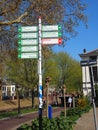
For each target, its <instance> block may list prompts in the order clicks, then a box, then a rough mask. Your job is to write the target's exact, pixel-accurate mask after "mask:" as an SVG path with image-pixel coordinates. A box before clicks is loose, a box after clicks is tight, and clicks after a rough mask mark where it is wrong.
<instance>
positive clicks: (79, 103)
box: [77, 97, 89, 108]
mask: <svg viewBox="0 0 98 130" xmlns="http://www.w3.org/2000/svg"><path fill="white" fill-rule="evenodd" d="M88 105H89V101H88V98H87V97H82V98H79V99H78V100H77V106H78V107H80V108H85V107H86V106H88Z"/></svg>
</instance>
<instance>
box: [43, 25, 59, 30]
mask: <svg viewBox="0 0 98 130" xmlns="http://www.w3.org/2000/svg"><path fill="white" fill-rule="evenodd" d="M58 30H61V26H60V25H44V26H42V31H58Z"/></svg>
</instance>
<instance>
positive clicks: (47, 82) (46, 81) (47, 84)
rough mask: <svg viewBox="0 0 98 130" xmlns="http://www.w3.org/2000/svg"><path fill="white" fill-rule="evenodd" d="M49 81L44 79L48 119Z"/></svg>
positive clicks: (47, 78)
mask: <svg viewBox="0 0 98 130" xmlns="http://www.w3.org/2000/svg"><path fill="white" fill-rule="evenodd" d="M50 81H51V79H50V77H46V79H45V83H46V109H47V112H46V114H47V115H46V116H47V117H48V87H49V82H50Z"/></svg>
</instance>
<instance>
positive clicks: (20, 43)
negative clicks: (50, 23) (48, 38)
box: [18, 39, 38, 45]
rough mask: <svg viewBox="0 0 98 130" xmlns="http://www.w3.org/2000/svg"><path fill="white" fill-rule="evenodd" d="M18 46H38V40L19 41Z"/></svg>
mask: <svg viewBox="0 0 98 130" xmlns="http://www.w3.org/2000/svg"><path fill="white" fill-rule="evenodd" d="M18 44H19V45H38V39H19V40H18Z"/></svg>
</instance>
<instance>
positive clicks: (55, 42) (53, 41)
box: [42, 38, 62, 45]
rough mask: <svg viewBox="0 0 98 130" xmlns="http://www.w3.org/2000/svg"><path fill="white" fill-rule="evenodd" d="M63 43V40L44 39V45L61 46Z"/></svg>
mask: <svg viewBox="0 0 98 130" xmlns="http://www.w3.org/2000/svg"><path fill="white" fill-rule="evenodd" d="M61 43H62V38H54V39H52V38H51V39H47V38H43V39H42V44H48V45H49V44H50V45H51V44H61Z"/></svg>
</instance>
